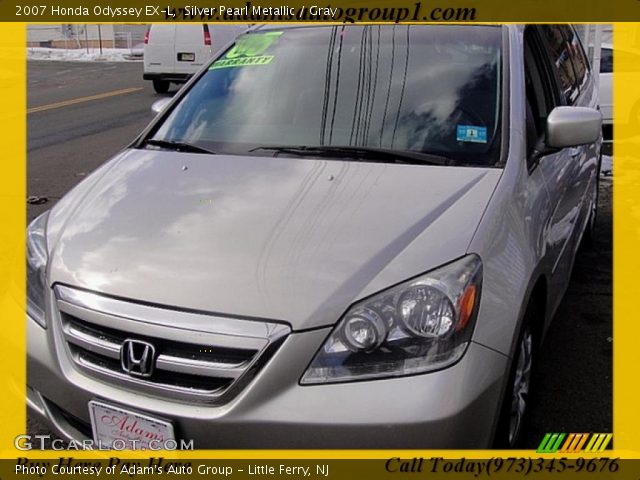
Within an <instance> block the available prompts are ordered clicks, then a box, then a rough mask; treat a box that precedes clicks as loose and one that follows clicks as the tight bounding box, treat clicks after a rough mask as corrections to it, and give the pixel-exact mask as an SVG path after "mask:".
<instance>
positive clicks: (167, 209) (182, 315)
mask: <svg viewBox="0 0 640 480" xmlns="http://www.w3.org/2000/svg"><path fill="white" fill-rule="evenodd" d="M612 38H613V28H612V27H611V26H610V25H604V24H599V25H590V24H579V25H578V24H576V25H571V24H544V25H542V24H541V25H515V24H509V25H498V24H492V25H475V24H474V25H472V24H465V25H407V24H397V25H393V24H389V25H331V24H324V25H318V24H315V25H310V24H308V25H304V26H303V25H294V24H291V25H282V24H249V23H247V24H240V23H227V24H221V23H211V24H207V23H189V24H176V23H164V24H151V25H133V24H130V25H129V24H77V23H76V24H38V25H36V24H32V25H28V26H27V44H26V45H25V48H26V51H27V101H28V107H27V190H28V192H27V193H28V198H27V216H28V225H29V226H28V229H27V314H28V315H27V316H28V318H27V340H28V341H27V357H28V360H27V399H26V402H27V406H28V421H27V427H26V436H25V437H23V438H22V439H20V441H18V442H17V448H20V449H22V450H29V449H51V448H53V449H56V450H61V449H64V448H69V447H70V446H73V445H77V444H79V443H80V442H85V443H84V445H91V446H92V448H95V449H98V448H104V449H107V448H112V449H116V450H125V449H146V450H149V449H151V450H158V449H169V450H173V449H229V448H253V449H256V448H257V449H279V448H296V449H299V448H376V449H389V448H431V449H432V448H455V449H468V448H471V449H477V448H526V449H534V450H535V449H537V448H538V449H539V448H540V446H541V442H543V443H544V442H545V441H546V440H545V439H546V438H548V437H546V435H547V434H549V433H553V432H555V433H559V432H565V433H564V434H563V435H565V436H566V437H567V438H568V436H569V435H571V434H572V433H575V432H583V433H586V432H588V433H589V434H593V435H601V434H606V435H604V436H602V437H594V438H600V439H601V440H602V442H599V445H600V446H601V447H602V449H604V448H610V447H611V446H612V445H613V443H614V441H615V439H613V440H612V438H611V435H609V434H610V433H611V432H612V430H613V426H612V342H613V339H612V183H613V174H612V171H613V168H612V165H613V159H614V156H613V151H612V150H613V149H612V136H613V126H612V124H613V121H612V103H613V100H612V99H613V96H612V76H613V73H612V72H613V43H612ZM628 40H629V41H628V42H626V43H627V44H634V43H635V44H637V45H638V50H637V51H634V50H628V51H627V50H625V51H624V52H620V51H617V52H616V55H626V56H630V57H635V56H638V55H640V38H637V39H628ZM616 58H619V57H616ZM618 74H620V75H629V76H630V78H629V81H630V82H633V81H634V80H633V79H632V78H631V75H632V74H630V73H628V72H620V73H616V75H618ZM639 111H640V107H639V106H638V105H617V110H616V116H617V118H621V119H624V118H629V119H631V120H633V119H635V118H638V112H639ZM622 141H624V139H622ZM616 161H624V160H623V159H622V160H621V159H619V158H616ZM572 438H573V437H572ZM86 442H88V443H86Z"/></svg>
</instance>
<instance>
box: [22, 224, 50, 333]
mask: <svg viewBox="0 0 640 480" xmlns="http://www.w3.org/2000/svg"><path fill="white" fill-rule="evenodd" d="M48 216H49V212H45V213H43V214H42V215H40V216H39V217H38V218H36V219H35V220H34V221H33V222H31V224H30V225H29V227H27V313H28V314H29V316H30V317H31V318H33V319H34V320H35V321H36V322H38V323H39V324H40V325H42V326H43V327H45V328H46V326H47V322H46V318H45V311H46V308H45V291H46V280H45V271H46V268H47V259H48V258H47V239H46V224H47V217H48Z"/></svg>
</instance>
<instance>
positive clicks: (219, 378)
mask: <svg viewBox="0 0 640 480" xmlns="http://www.w3.org/2000/svg"><path fill="white" fill-rule="evenodd" d="M55 293H56V298H57V306H58V310H59V314H60V327H61V329H60V337H61V339H62V340H63V341H64V344H65V346H66V351H67V353H68V356H69V358H70V359H71V361H72V363H73V364H74V366H75V367H76V368H78V369H79V370H81V371H83V372H84V373H87V374H89V375H91V376H94V377H96V378H99V379H101V380H106V381H109V382H110V383H116V384H119V385H121V386H124V387H126V388H129V389H133V390H136V391H141V392H144V393H147V394H150V395H154V396H160V397H167V398H170V399H172V400H181V401H187V402H193V401H197V402H207V403H223V402H225V401H228V400H229V399H230V398H232V397H233V396H234V395H235V394H237V393H238V392H239V391H240V390H241V389H242V387H243V386H245V385H246V384H247V383H248V382H249V381H250V380H251V378H253V377H254V376H255V374H256V372H257V371H258V370H259V369H260V368H261V367H262V366H263V365H264V363H265V362H266V361H267V360H268V359H269V358H270V357H271V356H272V355H273V353H274V352H275V350H276V349H277V348H278V346H279V345H280V344H281V343H282V341H283V340H284V339H285V338H286V336H287V335H288V333H289V332H290V329H289V327H287V326H286V325H283V324H280V323H275V322H263V321H253V320H243V319H231V318H226V317H219V316H213V315H207V314H202V313H191V312H184V311H179V310H172V309H166V308H160V307H155V306H148V305H142V304H138V303H133V302H127V301H123V300H118V299H113V298H111V297H106V296H102V295H98V294H95V293H91V292H85V291H82V290H76V289H72V288H69V287H65V286H57V287H56V288H55ZM125 341H134V342H145V343H146V344H150V345H152V346H153V348H154V355H153V360H152V363H153V370H152V371H151V372H150V373H149V374H148V375H144V376H141V375H140V374H139V372H138V374H137V375H136V374H135V373H129V372H127V371H126V370H125V368H124V366H123V363H122V359H121V352H122V346H123V344H124V343H125Z"/></svg>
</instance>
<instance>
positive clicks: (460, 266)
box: [301, 255, 482, 384]
mask: <svg viewBox="0 0 640 480" xmlns="http://www.w3.org/2000/svg"><path fill="white" fill-rule="evenodd" d="M481 284H482V262H481V261H480V258H479V257H478V256H477V255H467V256H466V257H463V258H461V259H460V260H456V261H455V262H453V263H450V264H448V265H446V266H444V267H441V268H439V269H437V270H434V271H432V272H430V273H428V274H426V275H423V276H421V277H418V278H415V279H413V280H410V281H408V282H405V283H403V284H400V285H398V286H395V287H393V288H391V289H389V290H386V291H384V292H382V293H378V294H376V295H374V296H373V297H370V298H368V299H366V300H363V301H362V302H359V303H358V304H355V305H354V306H352V307H351V308H350V309H349V311H348V312H347V313H346V314H345V316H344V317H343V318H342V320H341V321H340V322H339V323H338V325H337V326H336V328H335V329H334V330H333V331H332V332H331V335H329V338H328V339H327V340H326V341H325V343H324V345H323V346H322V348H321V349H320V351H319V352H318V353H317V354H316V356H315V358H314V359H313V361H312V362H311V365H310V366H309V368H308V369H307V371H306V372H305V374H304V375H303V377H302V379H301V383H302V384H318V383H331V382H345V381H352V380H364V379H374V378H384V377H397V376H401V375H411V374H417V373H425V372H429V371H433V370H438V369H442V368H445V367H448V366H450V365H452V364H454V363H455V362H457V361H458V360H459V359H460V358H461V357H462V355H464V352H465V350H466V348H467V345H468V344H469V342H470V341H471V334H472V333H473V327H474V324H475V320H476V315H477V310H478V305H479V303H480V288H481Z"/></svg>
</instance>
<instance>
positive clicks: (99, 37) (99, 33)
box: [98, 24, 102, 56]
mask: <svg viewBox="0 0 640 480" xmlns="http://www.w3.org/2000/svg"><path fill="white" fill-rule="evenodd" d="M98 43H99V44H100V55H101V56H102V30H101V29H100V24H98Z"/></svg>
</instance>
